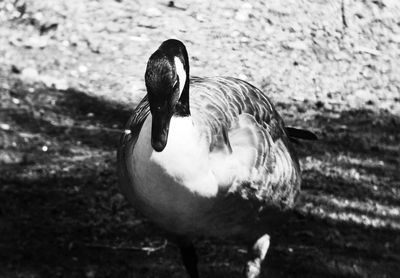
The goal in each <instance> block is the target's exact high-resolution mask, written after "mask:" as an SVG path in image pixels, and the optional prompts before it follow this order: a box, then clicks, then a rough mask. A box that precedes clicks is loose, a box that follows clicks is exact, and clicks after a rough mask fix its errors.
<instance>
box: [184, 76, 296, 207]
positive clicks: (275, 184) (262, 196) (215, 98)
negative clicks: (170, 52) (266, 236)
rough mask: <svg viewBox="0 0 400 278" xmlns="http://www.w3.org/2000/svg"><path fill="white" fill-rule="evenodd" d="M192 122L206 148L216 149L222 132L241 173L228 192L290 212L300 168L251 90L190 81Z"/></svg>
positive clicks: (273, 115)
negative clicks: (205, 139)
mask: <svg viewBox="0 0 400 278" xmlns="http://www.w3.org/2000/svg"><path fill="white" fill-rule="evenodd" d="M190 88H191V103H190V106H191V111H192V115H193V118H194V122H195V123H196V124H197V125H198V128H199V129H201V130H202V132H203V134H204V135H205V136H206V137H207V140H208V142H209V144H210V151H211V154H212V153H213V151H214V146H215V145H221V134H223V133H224V130H227V131H228V136H227V137H228V139H229V142H228V143H229V146H230V148H231V149H232V154H233V155H235V154H236V155H235V156H236V158H237V159H238V160H239V162H240V163H241V164H242V165H243V166H244V167H246V168H247V170H248V171H247V172H246V173H243V174H237V176H236V177H235V182H234V183H233V184H232V185H231V186H230V188H229V190H228V191H229V192H230V193H232V192H233V193H238V194H240V195H241V196H242V197H244V198H251V199H253V200H256V201H259V202H260V203H263V204H267V205H272V206H278V207H279V208H283V209H285V208H290V207H292V206H293V203H294V199H295V197H296V195H297V193H298V191H299V189H300V169H299V164H298V159H297V157H296V154H295V153H294V151H293V149H292V148H291V145H290V144H289V139H288V137H287V134H286V130H285V126H284V123H283V120H282V118H281V117H280V116H279V114H278V113H277V111H276V110H275V108H274V107H273V105H272V103H271V101H270V100H269V99H268V98H267V97H266V96H265V95H264V94H263V92H261V91H260V90H259V89H257V88H256V87H254V86H252V85H250V84H249V83H247V82H245V81H242V80H239V79H235V78H231V77H213V78H198V77H195V78H192V83H191V87H190Z"/></svg>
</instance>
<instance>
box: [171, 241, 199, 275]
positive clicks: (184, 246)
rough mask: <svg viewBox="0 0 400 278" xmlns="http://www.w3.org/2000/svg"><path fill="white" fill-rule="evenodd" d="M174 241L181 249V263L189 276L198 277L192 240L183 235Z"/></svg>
mask: <svg viewBox="0 0 400 278" xmlns="http://www.w3.org/2000/svg"><path fill="white" fill-rule="evenodd" d="M175 241H176V243H177V244H178V246H179V249H180V250H181V256H182V261H183V265H184V266H185V268H186V271H187V273H188V274H189V276H190V278H199V272H198V270H197V255H196V249H195V248H194V245H193V243H192V241H191V240H190V239H187V238H183V237H182V238H177V239H176V240H175Z"/></svg>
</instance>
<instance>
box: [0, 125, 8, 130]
mask: <svg viewBox="0 0 400 278" xmlns="http://www.w3.org/2000/svg"><path fill="white" fill-rule="evenodd" d="M10 128H11V127H10V125H9V124H3V123H2V124H0V129H2V130H10Z"/></svg>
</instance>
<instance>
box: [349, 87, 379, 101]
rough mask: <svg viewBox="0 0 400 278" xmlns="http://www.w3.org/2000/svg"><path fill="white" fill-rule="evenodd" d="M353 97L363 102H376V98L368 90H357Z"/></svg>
mask: <svg viewBox="0 0 400 278" xmlns="http://www.w3.org/2000/svg"><path fill="white" fill-rule="evenodd" d="M354 95H355V96H356V97H357V98H359V99H360V100H362V101H363V102H365V103H366V102H369V101H371V102H376V101H377V100H378V98H377V96H376V95H374V94H373V93H371V92H370V91H369V90H363V89H361V90H357V91H355V92H354Z"/></svg>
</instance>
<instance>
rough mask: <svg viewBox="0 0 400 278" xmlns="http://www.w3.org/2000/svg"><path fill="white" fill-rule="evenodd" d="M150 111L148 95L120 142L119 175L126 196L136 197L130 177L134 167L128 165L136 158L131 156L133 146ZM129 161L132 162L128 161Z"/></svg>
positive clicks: (137, 108)
mask: <svg viewBox="0 0 400 278" xmlns="http://www.w3.org/2000/svg"><path fill="white" fill-rule="evenodd" d="M149 113H150V106H149V102H148V99H147V95H146V96H145V97H144V98H143V99H142V100H141V101H140V103H139V104H138V105H137V107H136V108H135V110H134V111H133V113H132V115H131V117H130V118H129V120H128V122H127V124H126V125H125V130H124V132H123V133H122V135H121V138H120V142H119V147H118V151H117V163H118V172H119V175H118V176H119V179H120V185H121V189H122V190H123V192H124V194H125V196H130V198H134V194H133V192H132V188H133V187H132V186H131V184H130V182H131V181H130V179H129V172H130V171H132V169H133V167H128V166H129V165H131V166H132V163H134V160H133V159H132V157H131V156H132V153H133V148H134V147H135V145H136V141H137V139H138V137H139V134H140V130H141V129H142V126H143V123H144V122H145V120H146V118H147V116H148V115H149ZM127 161H129V162H130V163H127Z"/></svg>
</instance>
